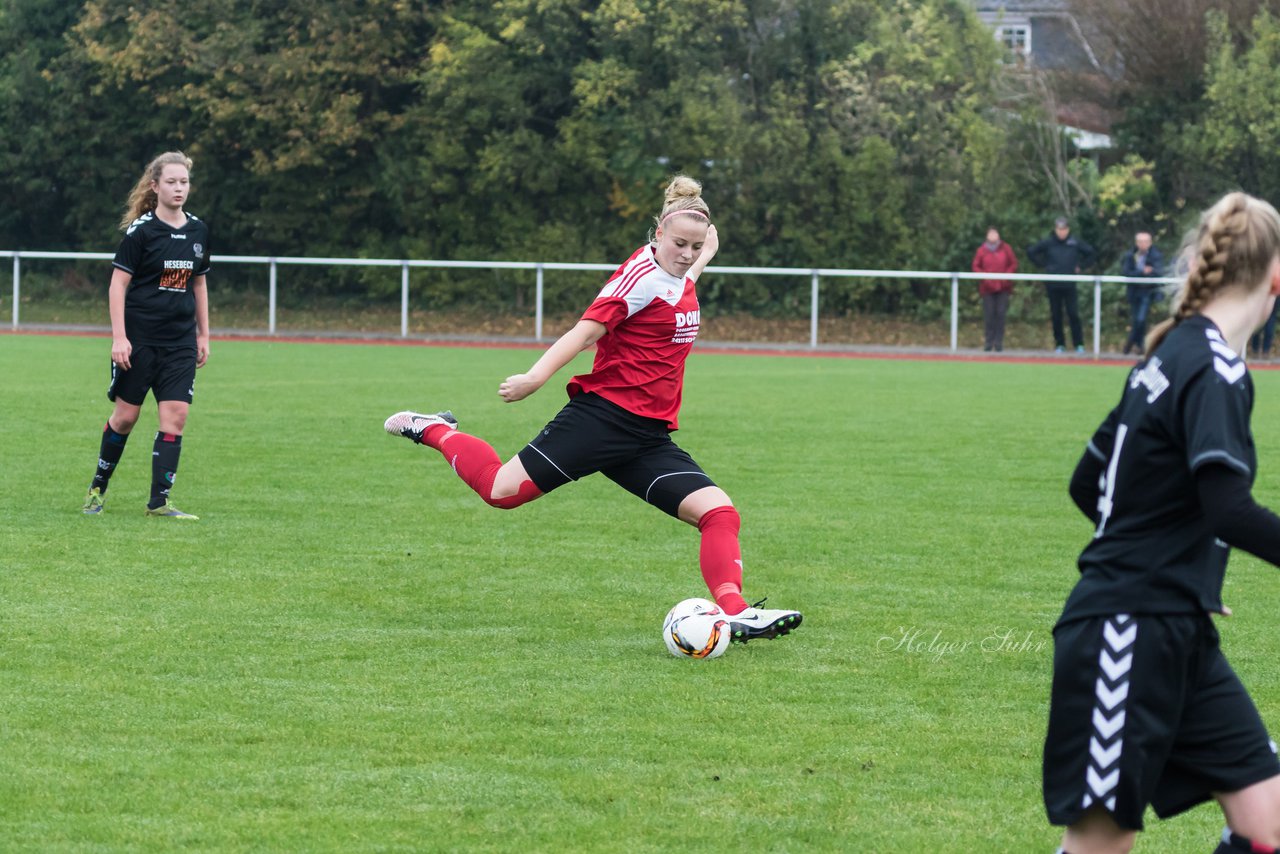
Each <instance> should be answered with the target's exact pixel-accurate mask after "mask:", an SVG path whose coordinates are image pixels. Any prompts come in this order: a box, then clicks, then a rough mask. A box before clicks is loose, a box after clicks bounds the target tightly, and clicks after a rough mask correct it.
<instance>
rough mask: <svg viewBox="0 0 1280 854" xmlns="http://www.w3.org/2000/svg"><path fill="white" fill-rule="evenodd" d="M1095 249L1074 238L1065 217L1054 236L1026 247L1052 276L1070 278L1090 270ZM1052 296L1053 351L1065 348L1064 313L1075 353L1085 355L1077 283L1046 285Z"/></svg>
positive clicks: (1030, 256) (1033, 257)
mask: <svg viewBox="0 0 1280 854" xmlns="http://www.w3.org/2000/svg"><path fill="white" fill-rule="evenodd" d="M1094 255H1095V253H1094V251H1093V247H1092V246H1090V245H1089V244H1088V243H1085V242H1084V241H1083V240H1080V239H1078V238H1075V237H1072V236H1071V225H1070V224H1069V223H1068V222H1067V219H1066V217H1058V219H1057V220H1056V221H1055V222H1054V224H1053V234H1050V235H1049V236H1048V237H1046V238H1045V239H1044V240H1041V241H1040V242H1039V243H1033V244H1032V245H1030V246H1028V247H1027V257H1028V258H1030V259H1031V261H1032V263H1033V264H1036V265H1038V266H1040V267H1042V268H1043V269H1044V271H1045V272H1046V273H1049V274H1051V275H1061V276H1071V275H1075V274H1076V273H1079V272H1080V270H1081V269H1083V268H1085V267H1088V266H1089V265H1090V264H1092V263H1093V259H1094ZM1044 288H1045V291H1046V292H1047V293H1048V295H1049V314H1050V315H1051V316H1052V318H1053V344H1054V349H1055V350H1057V351H1058V352H1059V353H1061V352H1062V351H1063V350H1065V349H1066V346H1067V342H1066V336H1064V335H1063V333H1062V313H1063V312H1064V311H1065V312H1066V314H1067V320H1069V321H1070V322H1071V340H1072V342H1073V343H1074V344H1075V345H1076V352H1077V353H1083V352H1084V332H1083V331H1082V330H1081V329H1080V305H1079V302H1080V300H1079V297H1078V296H1077V292H1076V283H1075V282H1045V283H1044Z"/></svg>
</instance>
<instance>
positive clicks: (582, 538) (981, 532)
mask: <svg viewBox="0 0 1280 854" xmlns="http://www.w3.org/2000/svg"><path fill="white" fill-rule="evenodd" d="M109 349H110V347H109V342H108V341H107V339H105V338H87V337H84V338H82V337H36V336H16V335H0V376H3V377H4V379H3V381H2V382H0V433H2V434H3V436H4V440H3V448H4V453H3V480H2V481H0V482H2V483H3V490H2V492H0V495H2V499H0V508H2V510H3V519H4V524H3V527H2V529H0V556H2V564H3V565H2V567H0V766H2V767H3V771H0V850H4V851H118V850H136V851H174V850H217V851H227V850H234V851H241V850H262V851H462V850H466V851H552V850H558V851H622V850H626V851H665V850H671V849H673V848H675V849H688V850H704V851H709V850H751V851H771V852H772V851H793V852H804V851H856V852H895V851H902V850H912V849H916V850H933V851H947V852H977V851H982V852H1032V851H1052V850H1053V849H1054V847H1056V845H1057V841H1058V838H1059V833H1058V832H1057V831H1056V830H1055V829H1052V828H1050V827H1049V826H1048V825H1047V824H1046V823H1045V819H1044V815H1043V810H1042V807H1041V802H1040V748H1041V739H1042V737H1043V731H1044V725H1045V717H1046V702H1047V697H1048V689H1049V673H1050V661H1051V653H1052V643H1051V635H1050V629H1051V626H1052V624H1053V622H1054V619H1055V618H1056V616H1057V613H1058V611H1059V609H1060V607H1061V604H1062V601H1063V599H1064V597H1065V595H1066V593H1067V591H1068V590H1069V588H1070V586H1071V584H1072V583H1073V581H1074V577H1075V569H1074V559H1075V556H1076V554H1077V553H1078V551H1079V549H1080V548H1081V547H1082V546H1083V545H1084V543H1085V542H1086V541H1087V539H1088V537H1089V532H1090V527H1089V525H1088V523H1087V522H1086V521H1085V520H1084V519H1083V518H1082V517H1081V516H1080V515H1079V514H1078V513H1077V511H1076V510H1075V509H1074V507H1073V506H1072V505H1071V503H1070V500H1069V498H1068V497H1067V494H1066V482H1067V479H1068V477H1069V475H1070V472H1071V469H1072V467H1073V465H1074V464H1075V461H1076V459H1077V457H1078V455H1079V453H1080V451H1081V449H1082V447H1083V443H1084V442H1085V440H1086V439H1087V437H1088V436H1089V434H1090V432H1091V431H1092V429H1093V427H1094V426H1095V425H1096V423H1097V422H1098V421H1099V420H1100V419H1101V418H1102V416H1103V415H1104V414H1105V412H1106V410H1107V408H1108V407H1109V406H1110V405H1111V404H1112V403H1113V402H1114V401H1115V400H1116V399H1117V397H1118V395H1119V391H1120V384H1121V382H1122V378H1123V376H1124V373H1123V369H1122V368H1119V367H1114V366H1113V367H1098V366H1094V365H1091V364H1079V365H1059V364H1043V365H1025V364H991V363H969V362H911V361H879V360H863V359H838V358H785V357H768V356H732V355H711V354H699V355H695V356H694V357H693V358H692V359H691V361H690V363H689V372H688V383H687V388H686V399H685V407H684V411H683V414H682V422H683V427H684V429H683V430H682V431H681V432H680V433H678V434H677V440H678V441H679V442H680V443H681V444H682V445H683V446H684V447H685V448H686V449H687V450H689V451H690V452H691V453H692V454H693V455H694V456H695V457H696V458H697V459H698V460H699V462H701V463H702V465H703V466H704V467H705V468H706V469H707V470H708V471H709V472H710V473H711V474H712V476H713V477H715V478H716V480H717V482H718V483H719V484H720V485H722V486H723V487H724V488H725V489H726V490H728V492H729V494H730V495H731V496H733V498H734V500H735V503H736V504H737V505H738V506H739V508H740V510H741V512H742V515H743V520H744V527H743V538H742V542H743V550H744V558H745V562H746V569H747V588H748V589H747V591H746V593H747V595H748V596H749V597H760V596H764V595H768V596H769V597H770V604H771V605H777V606H780V607H796V608H800V609H802V610H803V611H804V613H805V623H804V626H803V627H802V628H801V629H800V631H799V632H797V633H796V634H794V635H792V636H790V637H787V638H784V639H780V640H776V641H772V642H757V643H752V644H751V645H749V646H747V647H734V648H731V649H730V650H729V652H728V654H726V655H725V656H724V657H722V658H720V659H717V660H714V661H706V662H692V661H682V660H677V659H675V658H672V657H671V656H670V655H668V653H667V652H666V650H665V648H664V646H663V644H662V640H661V638H660V635H659V629H660V625H661V620H662V617H663V614H664V613H665V612H666V610H667V608H669V607H670V606H671V605H672V604H673V603H675V602H676V601H677V600H679V599H683V598H685V597H688V596H700V595H704V592H705V591H704V588H703V587H702V583H701V579H700V576H699V574H698V569H697V547H698V540H697V535H696V532H695V531H694V530H693V529H691V528H687V527H686V526H683V525H681V524H679V523H677V522H675V521H673V520H671V519H669V518H667V517H665V516H664V515H663V514H661V513H660V512H658V511H656V510H654V509H652V508H649V507H646V506H645V505H643V504H641V503H640V502H638V501H637V500H636V499H634V498H633V497H631V496H629V495H627V494H625V493H623V492H622V491H620V490H619V489H617V487H615V486H613V484H611V483H609V482H608V481H607V480H604V479H603V478H590V479H587V480H585V481H583V482H580V483H577V484H573V485H570V486H568V487H565V488H564V489H562V490H560V491H558V492H556V493H555V494H553V495H550V496H548V497H546V498H544V499H542V500H540V501H538V502H535V503H534V504H532V505H529V506H527V507H524V508H521V509H519V510H516V511H513V512H509V513H504V512H501V511H497V510H492V509H490V508H488V507H486V506H485V505H483V504H482V503H481V502H480V501H479V500H478V499H477V498H476V497H475V496H474V495H473V494H472V493H471V492H470V491H469V490H468V489H467V488H466V487H465V485H463V484H462V483H461V482H460V481H459V480H458V479H457V478H456V477H454V475H453V474H452V473H451V472H450V471H449V468H448V466H447V465H446V464H445V463H444V461H443V460H442V459H441V458H440V457H439V455H437V454H435V453H434V452H431V451H428V450H425V449H422V448H418V447H416V446H413V445H411V444H410V443H408V442H405V441H404V440H401V439H395V438H392V437H389V436H387V435H386V434H384V433H383V432H382V420H383V418H385V416H386V415H388V414H390V413H391V412H394V411H396V410H398V409H401V408H406V407H413V408H423V409H436V408H444V407H450V408H452V409H453V411H454V412H455V413H457V414H458V415H459V417H460V419H461V421H462V426H463V427H464V429H468V430H469V431H471V432H475V433H477V434H479V435H482V436H484V437H485V438H487V439H489V440H490V441H491V442H492V443H493V444H494V445H495V447H497V448H498V450H499V452H500V453H502V454H503V456H504V457H505V456H509V455H510V454H512V453H514V452H515V451H516V450H517V449H518V448H519V447H520V446H521V445H522V444H523V443H524V442H525V441H526V440H527V439H528V438H529V437H530V436H531V435H532V434H533V433H534V431H535V430H537V429H538V428H539V427H540V426H541V425H542V424H543V423H545V422H546V421H547V420H548V419H549V418H550V417H551V416H552V415H553V414H554V413H555V411H556V410H557V409H558V408H559V407H560V406H561V404H562V402H563V400H564V395H563V392H562V391H561V388H562V386H563V382H562V381H560V380H562V379H564V377H562V378H560V379H558V380H557V381H555V382H553V383H552V384H551V385H549V386H548V387H547V388H546V389H544V390H543V391H542V392H540V393H539V394H538V395H535V396H534V397H533V398H530V399H529V400H527V401H524V402H522V403H519V404H515V405H507V404H503V403H502V402H501V401H500V399H499V398H498V396H497V394H496V388H497V383H498V381H499V380H500V379H501V378H503V377H505V376H506V375H508V374H510V373H515V372H517V371H520V370H524V369H525V368H526V367H527V366H528V365H529V364H530V363H531V362H532V361H533V359H534V358H535V356H536V353H535V351H529V350H516V349H494V350H485V349H444V348H430V347H396V346H345V345H340V344H289V343H271V342H251V341H215V342H214V351H213V357H212V359H211V361H210V364H209V366H208V367H207V368H206V369H205V370H203V371H201V373H200V375H199V378H198V380H197V385H196V403H195V405H194V407H193V409H192V414H191V419H190V421H189V423H188V426H187V431H186V441H185V444H184V454H183V458H182V466H181V470H180V473H179V477H178V482H177V485H176V487H175V489H174V493H173V495H174V502H175V503H176V504H177V505H178V506H180V507H182V508H184V509H187V510H189V511H190V512H194V513H197V514H199V515H200V516H201V517H202V518H201V521H199V522H197V523H192V524H183V523H176V522H171V521H167V520H155V519H147V518H144V517H143V515H142V508H143V505H144V503H145V500H146V497H147V488H148V487H147V484H148V481H149V476H150V446H151V435H152V432H153V431H154V429H155V414H154V407H152V406H150V405H148V407H147V408H146V409H144V416H143V420H142V421H141V422H140V424H139V425H138V430H137V433H136V435H135V438H134V439H133V441H132V442H131V443H130V446H129V448H128V450H127V451H126V453H125V457H124V460H123V461H122V463H121V466H120V469H119V470H118V472H117V474H116V477H115V479H114V481H113V483H112V487H111V490H110V493H109V494H108V500H107V512H106V513H105V514H104V515H103V516H102V517H100V518H86V517H83V516H82V515H81V514H80V503H81V501H82V499H83V494H84V491H85V488H86V486H87V484H88V481H89V478H90V476H91V475H92V472H93V467H94V462H95V460H96V454H97V446H98V441H99V435H100V430H101V425H102V423H103V421H104V420H105V418H106V416H107V414H108V412H109V404H108V403H107V401H106V399H105V396H104V391H105V387H106V382H107V366H108V360H109ZM585 362H586V357H582V363H583V364H585ZM565 377H567V373H566V374H565ZM1255 380H1256V383H1257V387H1258V392H1259V395H1258V396H1259V402H1258V406H1257V409H1256V411H1255V416H1254V427H1255V434H1256V437H1257V440H1258V448H1259V456H1260V460H1261V466H1262V474H1261V476H1260V478H1259V481H1258V486H1257V491H1256V494H1257V496H1258V497H1259V499H1260V500H1261V501H1263V502H1264V503H1268V504H1271V505H1272V506H1275V505H1277V504H1280V436H1278V435H1277V430H1276V425H1277V423H1278V419H1280V373H1275V372H1259V373H1258V374H1256V375H1255ZM1227 601H1228V603H1229V604H1230V605H1232V606H1233V607H1234V609H1235V611H1236V616H1235V617H1234V618H1232V619H1231V620H1229V621H1225V622H1224V623H1223V624H1222V631H1223V636H1224V644H1225V648H1226V650H1227V653H1228V655H1229V656H1230V657H1231V659H1232V661H1233V663H1234V664H1235V666H1236V668H1237V670H1238V671H1239V672H1240V673H1241V675H1242V677H1243V678H1244V680H1245V682H1246V684H1248V685H1249V686H1250V687H1251V689H1252V691H1253V692H1254V696H1255V698H1256V699H1257V701H1258V703H1259V706H1260V708H1261V710H1262V713H1263V716H1264V718H1265V719H1267V720H1268V721H1270V723H1271V726H1272V727H1273V731H1275V732H1280V665H1278V664H1277V661H1280V638H1277V636H1276V634H1275V631H1274V625H1275V618H1274V615H1275V614H1276V613H1277V612H1280V578H1278V577H1277V575H1276V570H1274V569H1273V568H1270V567H1267V566H1264V565H1263V564H1261V563H1260V562H1258V561H1255V560H1254V559H1252V558H1250V557H1248V556H1243V555H1238V556H1237V557H1236V558H1235V559H1234V560H1233V562H1232V567H1231V571H1230V572H1229V573H1228V581H1227ZM1148 827H1149V830H1148V832H1147V833H1146V834H1144V836H1143V838H1142V839H1141V840H1140V843H1139V848H1138V849H1137V850H1139V851H1160V852H1203V851H1206V850H1209V849H1210V848H1211V847H1212V845H1213V844H1214V840H1215V838H1216V835H1217V833H1218V832H1219V831H1220V829H1221V818H1220V815H1219V813H1218V811H1217V809H1216V808H1215V807H1211V806H1207V807H1202V808H1200V809H1198V810H1196V811H1194V812H1192V813H1190V814H1188V815H1184V816H1182V817H1180V818H1178V819H1175V820H1173V821H1170V822H1155V821H1154V819H1153V821H1152V822H1151V823H1150V824H1149V825H1148Z"/></svg>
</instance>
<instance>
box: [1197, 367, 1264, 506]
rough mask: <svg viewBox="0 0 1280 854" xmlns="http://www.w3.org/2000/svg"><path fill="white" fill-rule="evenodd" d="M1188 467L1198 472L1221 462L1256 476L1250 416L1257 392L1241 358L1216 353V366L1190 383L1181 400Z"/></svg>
mask: <svg viewBox="0 0 1280 854" xmlns="http://www.w3.org/2000/svg"><path fill="white" fill-rule="evenodd" d="M1181 406H1182V408H1181V413H1180V415H1181V421H1182V429H1183V435H1184V437H1185V440H1186V444H1185V446H1184V447H1185V448H1186V453H1187V468H1188V469H1190V470H1191V472H1193V473H1194V472H1196V471H1198V470H1199V469H1200V467H1201V466H1204V465H1206V464H1208V463H1217V464H1220V465H1224V466H1226V467H1227V468H1231V469H1235V470H1236V471H1238V472H1240V473H1241V474H1243V475H1244V476H1245V477H1247V478H1248V479H1249V480H1250V482H1252V480H1253V462H1252V461H1253V460H1254V459H1255V456H1254V452H1253V438H1252V435H1251V433H1250V432H1249V416H1250V413H1251V411H1252V409H1253V393H1252V387H1251V385H1250V384H1249V378H1248V372H1247V371H1246V370H1245V366H1244V363H1243V362H1242V361H1239V360H1238V358H1237V359H1234V360H1232V361H1231V362H1228V361H1226V360H1225V359H1223V358H1221V357H1217V356H1215V358H1214V363H1213V366H1212V367H1209V368H1206V369H1205V370H1202V371H1200V372H1199V373H1198V374H1197V375H1196V376H1195V377H1193V378H1192V381H1191V382H1190V383H1189V384H1188V386H1187V388H1186V390H1185V391H1184V392H1183V395H1182V401H1181Z"/></svg>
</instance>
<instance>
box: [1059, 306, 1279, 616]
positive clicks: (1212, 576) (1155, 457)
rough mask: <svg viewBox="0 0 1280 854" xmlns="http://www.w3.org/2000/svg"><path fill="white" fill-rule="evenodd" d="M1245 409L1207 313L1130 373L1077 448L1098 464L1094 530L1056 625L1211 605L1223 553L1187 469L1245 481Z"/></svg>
mask: <svg viewBox="0 0 1280 854" xmlns="http://www.w3.org/2000/svg"><path fill="white" fill-rule="evenodd" d="M1252 411H1253V381H1252V379H1251V378H1250V377H1249V372H1248V370H1247V368H1246V367H1245V364H1244V362H1243V361H1242V360H1241V359H1240V357H1239V356H1238V355H1237V354H1236V353H1235V352H1234V351H1233V350H1232V349H1231V348H1230V347H1228V346H1227V343H1226V341H1225V340H1223V338H1222V334H1221V333H1220V332H1219V331H1218V328H1217V327H1216V326H1215V325H1214V324H1213V323H1212V322H1211V321H1210V320H1209V319H1208V318H1205V317H1202V316H1199V315H1197V316H1194V317H1191V318H1188V319H1186V320H1184V321H1182V322H1181V323H1179V324H1178V325H1177V326H1175V327H1174V328H1173V329H1172V330H1171V331H1170V332H1169V334H1168V336H1166V338H1165V340H1164V341H1163V342H1161V344H1160V346H1159V347H1158V348H1157V349H1156V351H1155V352H1154V353H1153V354H1152V355H1151V357H1150V358H1149V359H1148V360H1147V361H1146V362H1144V363H1141V364H1139V365H1138V366H1137V367H1135V368H1134V369H1133V371H1132V372H1131V373H1130V374H1129V378H1128V380H1127V382H1126V383H1125V389H1124V394H1123V395H1122V396H1121V398H1120V404H1119V405H1118V406H1117V407H1116V408H1115V409H1114V410H1112V411H1111V414H1110V415H1108V416H1107V419H1106V420H1105V421H1104V422H1103V423H1102V426H1101V427H1099V428H1098V431H1097V432H1096V433H1095V434H1094V435H1093V438H1092V439H1091V440H1090V441H1089V445H1088V449H1087V451H1086V453H1089V454H1092V455H1093V456H1094V457H1095V458H1096V459H1097V460H1098V461H1099V462H1101V463H1102V464H1103V465H1104V468H1103V474H1102V476H1101V479H1100V483H1099V490H1098V513H1097V517H1098V527H1097V530H1096V531H1095V532H1094V537H1093V541H1092V542H1091V543H1090V544H1089V545H1088V546H1087V547H1086V548H1085V550H1084V551H1083V552H1082V553H1081V555H1080V561H1079V564H1080V573H1081V577H1080V580H1079V582H1078V583H1077V584H1076V587H1075V590H1073V591H1072V593H1071V595H1070V596H1069V597H1068V598H1067V604H1066V607H1065V608H1064V609H1063V613H1062V618H1061V620H1060V621H1059V622H1060V623H1061V622H1067V621H1069V620H1074V619H1078V618H1081V617H1089V616H1098V615H1103V614H1117V613H1145V614H1184V613H1192V614H1193V613H1204V612H1205V611H1219V610H1221V608H1222V579H1223V575H1224V573H1225V572H1226V567H1227V555H1228V552H1229V548H1228V546H1227V545H1226V543H1223V542H1222V541H1221V540H1219V539H1218V538H1217V537H1216V536H1214V533H1213V531H1211V530H1210V528H1209V524H1208V522H1207V521H1206V519H1205V514H1204V512H1203V511H1202V510H1201V508H1200V500H1199V495H1198V492H1197V488H1196V482H1195V472H1196V470H1197V469H1199V468H1200V467H1201V466H1204V465H1209V464H1213V465H1223V466H1227V467H1228V468H1231V469H1234V470H1236V471H1238V472H1240V473H1242V474H1244V475H1245V476H1247V477H1248V478H1249V480H1250V482H1252V481H1253V478H1254V475H1255V473H1256V468H1257V453H1256V451H1255V449H1254V445H1253V435H1252V434H1251V433H1250V430H1249V416H1250V414H1251V412H1252Z"/></svg>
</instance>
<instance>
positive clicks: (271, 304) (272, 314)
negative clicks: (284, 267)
mask: <svg viewBox="0 0 1280 854" xmlns="http://www.w3.org/2000/svg"><path fill="white" fill-rule="evenodd" d="M270 261H271V268H270V269H271V275H270V279H271V286H270V287H269V288H268V289H267V332H268V333H270V334H272V335H275V334H276V259H275V258H271V259H270Z"/></svg>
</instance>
